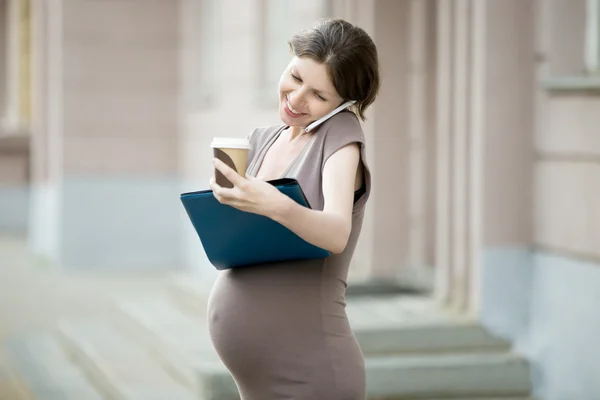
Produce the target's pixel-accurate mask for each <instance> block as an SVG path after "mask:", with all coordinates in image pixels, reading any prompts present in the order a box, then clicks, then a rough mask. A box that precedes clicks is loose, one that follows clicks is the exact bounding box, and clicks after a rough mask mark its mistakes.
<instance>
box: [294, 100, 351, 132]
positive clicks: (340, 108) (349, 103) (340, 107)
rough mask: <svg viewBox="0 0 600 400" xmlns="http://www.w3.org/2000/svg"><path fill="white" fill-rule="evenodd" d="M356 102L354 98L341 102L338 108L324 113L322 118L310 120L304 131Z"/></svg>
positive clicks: (309, 129) (308, 130) (311, 128)
mask: <svg viewBox="0 0 600 400" xmlns="http://www.w3.org/2000/svg"><path fill="white" fill-rule="evenodd" d="M354 103H356V101H355V100H352V101H347V102H345V103H344V104H342V105H341V106H339V107H338V108H336V109H335V110H333V111H331V112H330V113H329V114H327V115H325V116H324V117H322V118H319V119H318V120H316V121H315V122H311V123H310V124H309V125H308V126H307V127H306V128H305V129H304V131H305V132H310V131H312V130H313V129H315V128H316V127H317V126H319V125H321V124H322V123H323V122H325V121H327V120H328V119H329V118H331V117H333V116H334V115H335V114H337V113H339V112H340V111H344V110H345V109H346V108H348V107H350V106H351V105H352V104H354Z"/></svg>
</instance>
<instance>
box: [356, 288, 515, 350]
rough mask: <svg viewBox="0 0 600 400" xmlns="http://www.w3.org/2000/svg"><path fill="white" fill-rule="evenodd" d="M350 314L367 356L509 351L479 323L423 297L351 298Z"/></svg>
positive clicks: (502, 341)
mask: <svg viewBox="0 0 600 400" xmlns="http://www.w3.org/2000/svg"><path fill="white" fill-rule="evenodd" d="M346 313H347V314H348V319H349V320H350V323H351V325H352V328H353V330H354V333H355V335H356V337H357V339H358V341H359V343H360V345H361V348H362V350H363V352H364V353H365V354H386V355H387V354H390V353H394V354H397V353H398V354H399V353H420V354H422V353H441V352H456V351H460V352H469V351H473V352H474V351H486V352H487V351H492V350H495V351H508V350H509V349H510V343H509V342H507V341H505V340H503V339H500V338H497V337H494V336H492V335H491V334H490V333H489V332H487V330H485V329H484V328H483V327H482V326H481V325H480V324H479V323H478V321H477V320H475V319H473V318H470V317H465V316H462V315H459V314H457V313H454V312H452V311H450V310H447V309H444V308H442V307H440V306H439V305H438V304H437V303H436V302H435V301H434V300H432V299H430V298H427V297H420V296H384V297H363V298H357V299H349V300H348V302H347V307H346Z"/></svg>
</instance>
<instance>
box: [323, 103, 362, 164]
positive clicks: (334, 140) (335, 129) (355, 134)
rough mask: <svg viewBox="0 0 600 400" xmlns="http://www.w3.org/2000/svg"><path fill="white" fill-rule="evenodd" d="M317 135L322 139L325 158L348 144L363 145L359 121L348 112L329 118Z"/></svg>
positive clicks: (354, 115)
mask: <svg viewBox="0 0 600 400" xmlns="http://www.w3.org/2000/svg"><path fill="white" fill-rule="evenodd" d="M317 135H320V136H321V137H322V141H323V144H322V147H323V149H324V153H325V156H326V158H327V157H328V156H329V155H331V154H333V153H335V152H336V151H337V150H339V149H340V148H342V147H344V146H346V145H348V144H350V143H358V144H360V145H361V146H364V145H365V135H364V132H363V129H362V125H361V123H360V120H359V119H358V117H357V116H356V114H354V113H353V112H350V111H345V112H341V113H339V114H336V115H335V116H333V117H331V118H330V119H329V120H327V121H326V122H325V123H323V125H322V126H321V128H320V129H319V132H318V133H317Z"/></svg>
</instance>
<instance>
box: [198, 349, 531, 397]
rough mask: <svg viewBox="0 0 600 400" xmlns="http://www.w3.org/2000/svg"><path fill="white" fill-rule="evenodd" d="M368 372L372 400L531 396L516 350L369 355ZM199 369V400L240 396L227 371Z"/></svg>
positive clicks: (524, 364) (526, 369)
mask: <svg viewBox="0 0 600 400" xmlns="http://www.w3.org/2000/svg"><path fill="white" fill-rule="evenodd" d="M366 370H367V397H368V399H369V400H384V399H385V400H392V399H396V400H399V399H402V400H409V399H415V400H416V399H423V400H425V399H432V398H437V397H440V396H442V397H444V398H445V399H446V400H451V399H454V400H459V399H462V400H476V399H478V400H500V399H503V400H519V399H529V397H528V395H529V392H530V384H529V369H528V365H527V362H526V361H525V360H523V359H521V358H519V357H518V356H516V355H513V354H496V353H493V354H452V355H426V356H414V357H408V356H390V357H367V358H366ZM196 373H197V375H198V382H199V384H200V385H199V388H201V390H202V391H201V392H199V393H198V395H199V398H201V399H203V400H239V396H238V395H237V392H236V391H235V385H234V383H233V381H232V380H231V379H229V377H228V373H227V372H226V371H225V370H224V369H219V370H217V369H216V368H214V366H211V367H210V368H207V367H203V366H198V367H197V369H196ZM486 396H487V397H486ZM502 396H504V397H502Z"/></svg>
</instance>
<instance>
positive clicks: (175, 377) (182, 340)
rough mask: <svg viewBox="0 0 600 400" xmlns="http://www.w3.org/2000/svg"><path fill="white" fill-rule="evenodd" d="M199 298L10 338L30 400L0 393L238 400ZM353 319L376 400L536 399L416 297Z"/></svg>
mask: <svg viewBox="0 0 600 400" xmlns="http://www.w3.org/2000/svg"><path fill="white" fill-rule="evenodd" d="M199 288H200V286H199V285H196V284H194V283H193V282H191V283H190V281H188V280H177V281H175V282H174V283H173V285H172V289H173V290H172V291H171V293H170V294H169V295H167V296H164V297H162V298H161V297H152V298H146V299H143V298H132V299H119V300H118V301H117V302H116V307H115V311H114V313H113V315H110V316H108V317H106V316H104V317H103V318H94V317H91V318H85V319H70V320H65V321H60V322H59V323H58V324H57V326H56V329H55V330H54V331H48V332H34V333H31V334H28V335H18V337H13V338H10V339H9V340H8V341H6V343H5V344H4V345H5V346H4V350H5V352H6V354H7V355H8V356H9V357H10V361H11V368H12V369H13V370H14V371H15V375H14V376H15V377H17V378H15V379H13V380H11V381H14V382H17V381H18V380H20V381H22V382H24V386H25V387H26V388H27V389H28V391H29V392H30V393H31V397H25V395H19V396H22V397H6V396H4V397H2V396H3V392H2V391H1V390H2V386H0V400H4V399H6V400H17V399H29V398H31V399H39V400H54V399H56V400H59V399H60V400H69V399H73V400H101V399H106V400H188V399H190V400H191V399H197V400H236V399H239V397H238V395H237V391H236V387H235V384H234V382H233V380H232V378H231V377H230V375H229V374H228V372H227V370H226V369H225V368H224V366H223V365H222V363H221V362H220V360H219V358H218V357H217V355H216V353H215V352H214V350H213V349H212V346H211V343H210V340H209V338H208V334H207V331H206V327H205V323H204V321H205V316H204V304H205V302H206V297H205V296H206V294H205V293H206V292H205V291H204V290H201V289H199ZM347 311H348V316H349V318H350V321H351V323H352V325H353V328H354V331H355V333H356V335H357V338H358V340H359V342H360V344H361V347H362V349H363V352H364V354H365V358H366V367H367V382H368V394H369V399H370V400H376V399H377V400H383V399H386V400H392V399H397V400H400V399H403V400H409V399H427V400H434V399H438V398H439V399H442V398H443V399H455V400H524V399H529V398H530V397H529V393H530V381H529V365H528V363H527V361H526V360H524V359H523V358H521V357H520V356H518V355H516V354H513V353H511V351H510V348H509V344H508V343H506V342H504V341H502V340H499V339H497V338H495V337H492V336H491V335H489V334H488V333H487V332H486V331H485V330H484V329H483V328H482V327H481V326H479V325H478V324H477V322H476V321H473V320H470V319H469V318H466V317H462V316H459V315H454V314H452V313H451V312H449V311H447V310H443V309H440V308H439V307H437V306H436V304H435V303H434V302H433V301H431V300H429V299H427V298H421V297H417V296H386V297H356V298H350V299H349V300H348V307H347ZM0 379H2V375H1V374H0ZM1 382H2V381H1V380H0V383H1ZM22 393H25V391H22ZM11 396H12V395H11ZM14 396H16V395H14ZM332 400H335V399H332Z"/></svg>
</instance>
